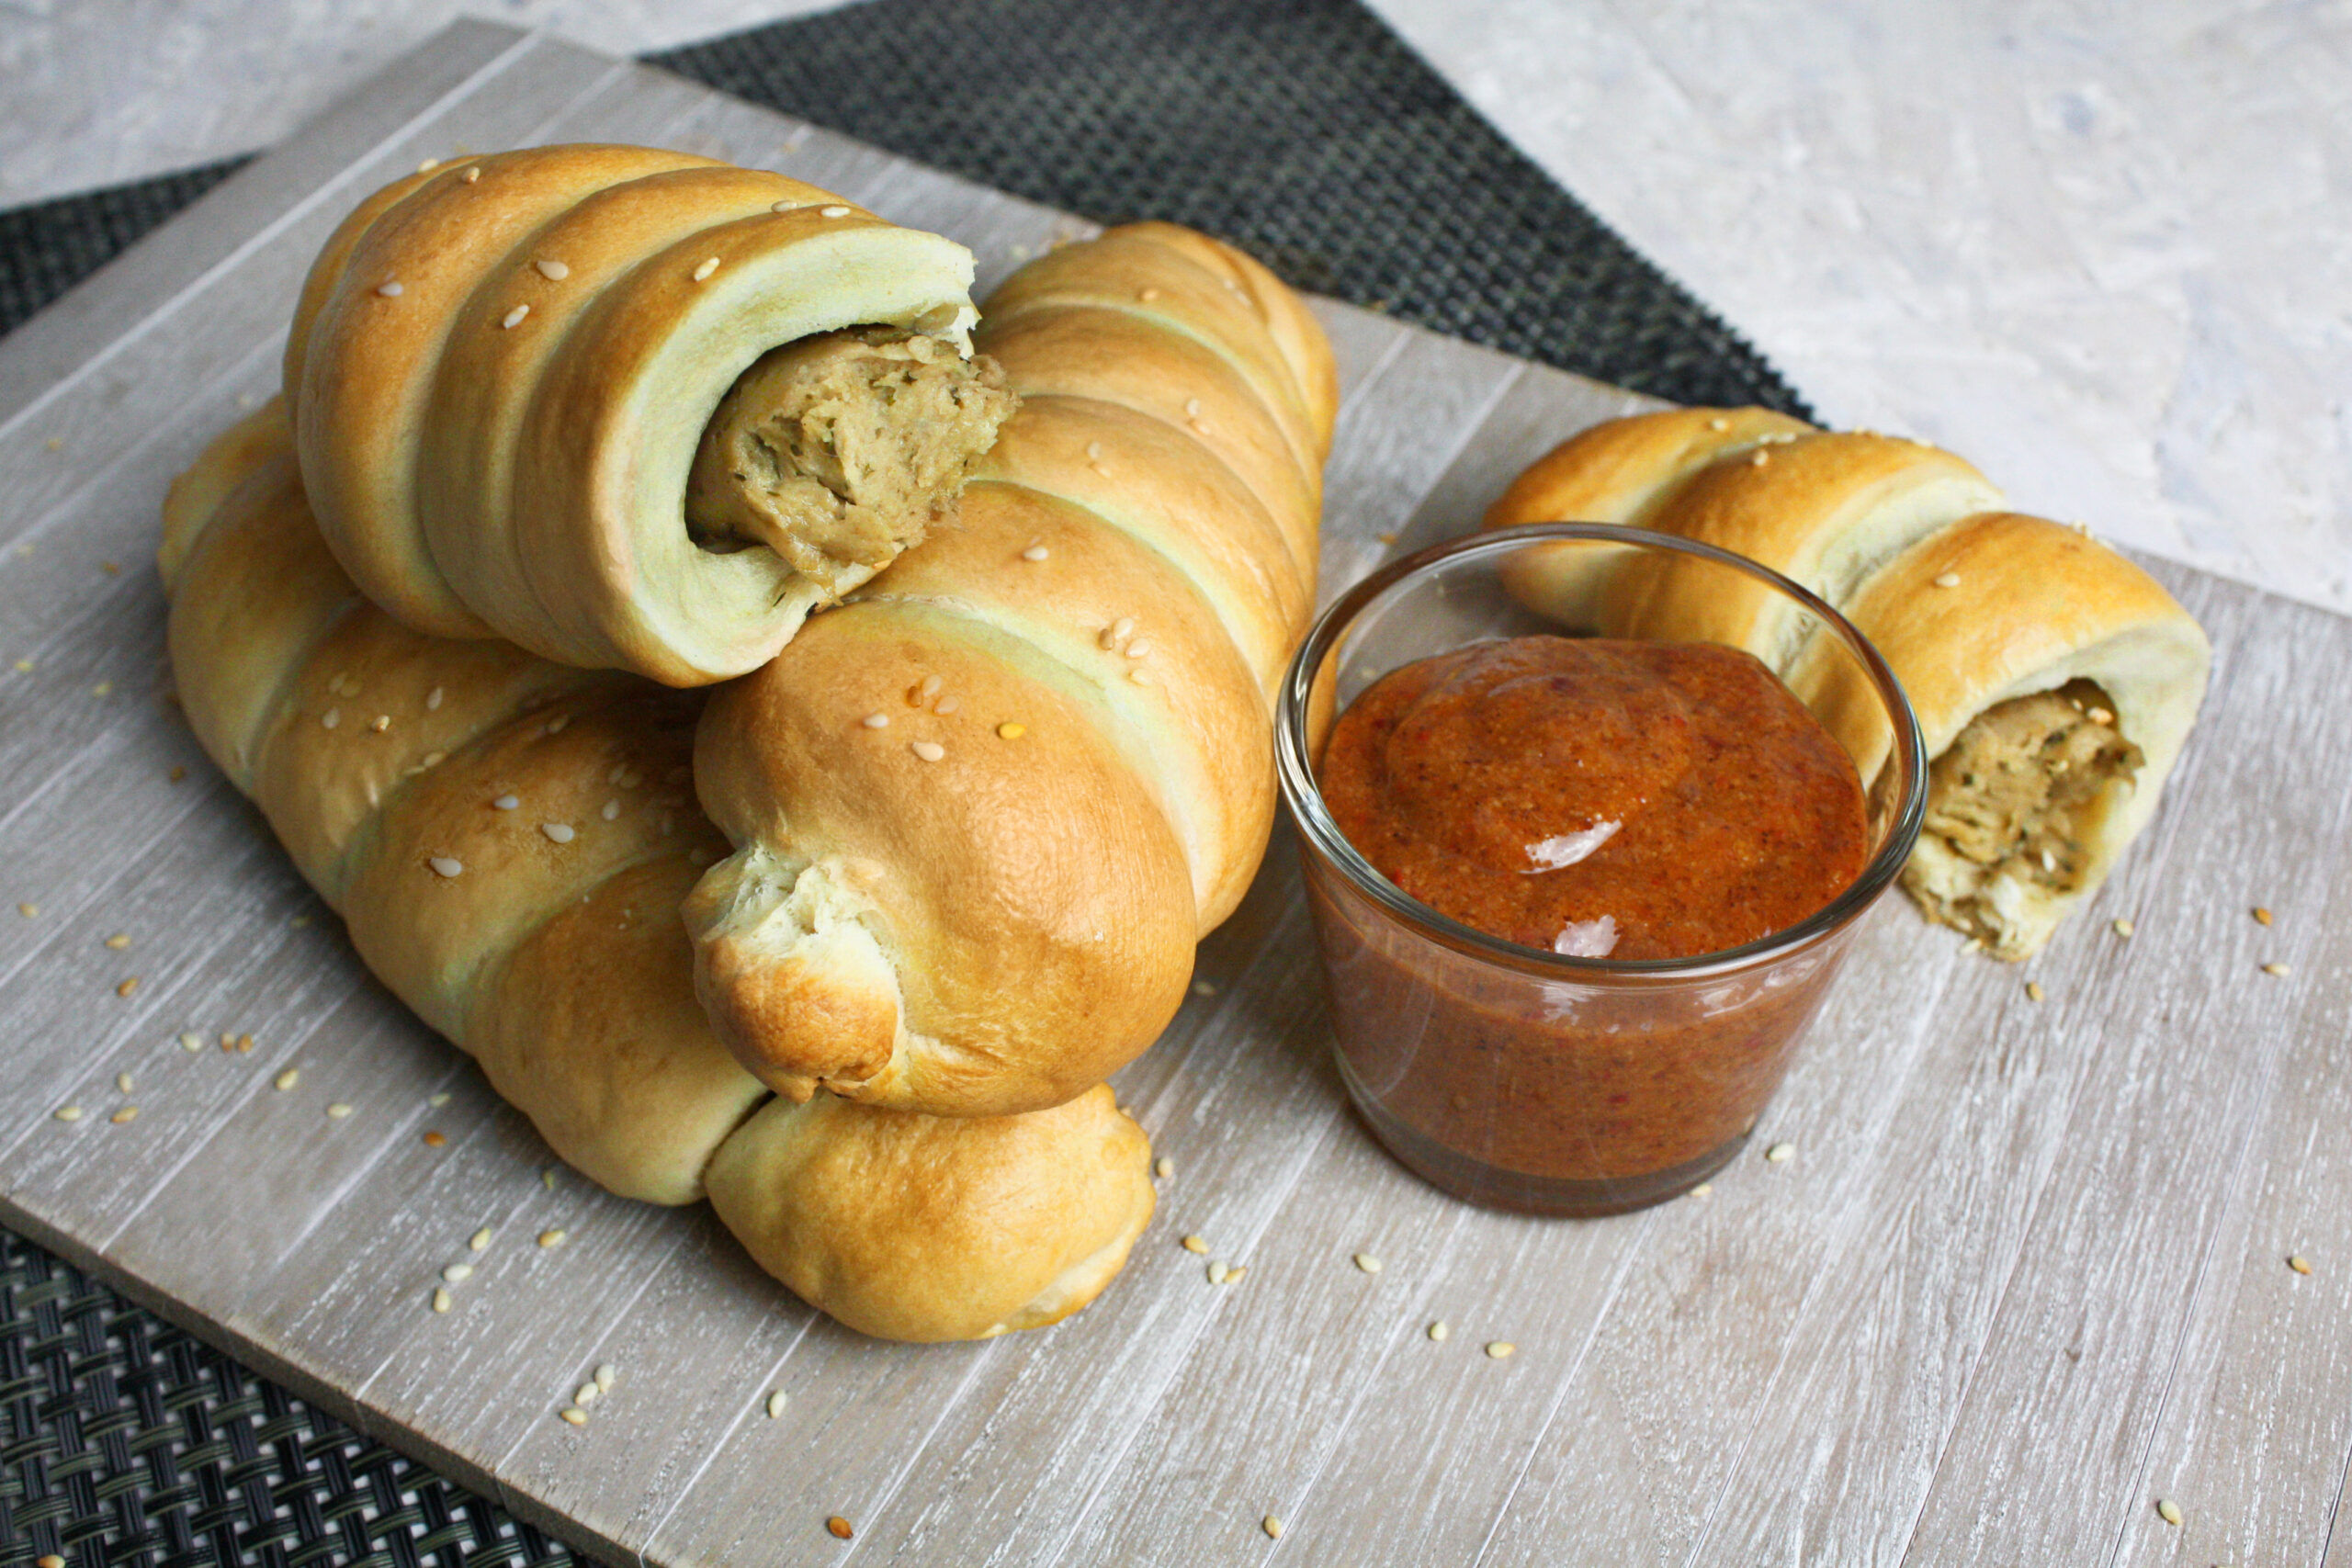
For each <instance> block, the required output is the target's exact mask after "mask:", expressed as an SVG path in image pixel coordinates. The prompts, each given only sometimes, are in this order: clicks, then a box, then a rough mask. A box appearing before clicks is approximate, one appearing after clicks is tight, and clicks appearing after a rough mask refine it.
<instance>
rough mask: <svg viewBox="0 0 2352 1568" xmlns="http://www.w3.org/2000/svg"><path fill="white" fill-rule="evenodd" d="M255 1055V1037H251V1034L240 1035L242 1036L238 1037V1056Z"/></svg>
mask: <svg viewBox="0 0 2352 1568" xmlns="http://www.w3.org/2000/svg"><path fill="white" fill-rule="evenodd" d="M253 1054H254V1037H253V1036H252V1035H250V1034H240V1035H238V1036H237V1055H240V1056H250V1055H253Z"/></svg>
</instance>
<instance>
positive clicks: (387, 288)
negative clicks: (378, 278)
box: [376, 277, 401, 299]
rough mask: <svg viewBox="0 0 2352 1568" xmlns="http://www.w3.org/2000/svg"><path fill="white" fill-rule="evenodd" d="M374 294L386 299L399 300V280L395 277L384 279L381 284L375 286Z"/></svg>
mask: <svg viewBox="0 0 2352 1568" xmlns="http://www.w3.org/2000/svg"><path fill="white" fill-rule="evenodd" d="M376 292H377V293H379V294H380V295H382V296H383V297H384V298H385V299H399V298H400V297H401V283H400V279H399V278H396V277H388V278H386V279H384V281H383V282H381V283H379V284H378V285H376Z"/></svg>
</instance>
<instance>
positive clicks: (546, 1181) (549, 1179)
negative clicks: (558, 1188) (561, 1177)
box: [539, 1165, 555, 1192]
mask: <svg viewBox="0 0 2352 1568" xmlns="http://www.w3.org/2000/svg"><path fill="white" fill-rule="evenodd" d="M539 1185H540V1186H542V1187H544V1188H546V1189H547V1190H548V1191H550V1192H552V1191H554V1190H555V1167H553V1166H551V1165H548V1166H541V1167H540V1168H539Z"/></svg>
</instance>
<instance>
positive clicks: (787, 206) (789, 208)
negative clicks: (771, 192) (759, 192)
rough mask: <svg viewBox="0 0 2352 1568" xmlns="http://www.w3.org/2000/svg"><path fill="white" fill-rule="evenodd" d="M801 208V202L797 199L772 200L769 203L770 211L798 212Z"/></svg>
mask: <svg viewBox="0 0 2352 1568" xmlns="http://www.w3.org/2000/svg"><path fill="white" fill-rule="evenodd" d="M799 209H800V203H798V202H797V201H772V202H770V203H769V204H768V210H769V211H770V212H797V211H798V210H799Z"/></svg>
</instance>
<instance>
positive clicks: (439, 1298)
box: [433, 1285, 449, 1312]
mask: <svg viewBox="0 0 2352 1568" xmlns="http://www.w3.org/2000/svg"><path fill="white" fill-rule="evenodd" d="M433 1310H434V1311H435V1312H447V1311H448V1310H449V1292H447V1291H445V1290H443V1289H442V1288H441V1287H440V1286H438V1285H435V1286H434V1287H433Z"/></svg>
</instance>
